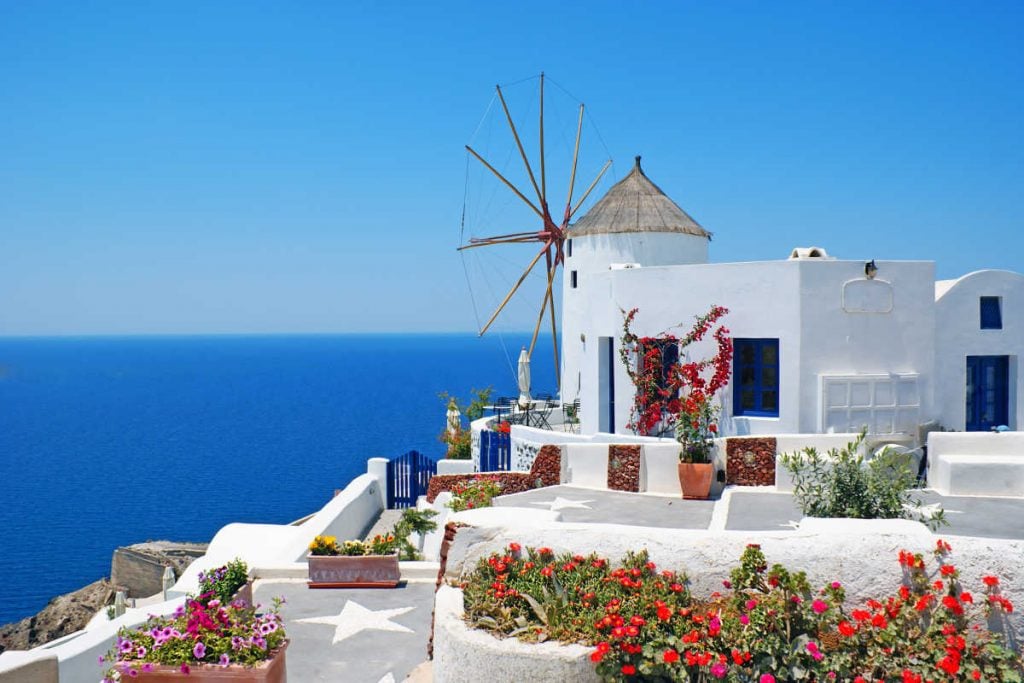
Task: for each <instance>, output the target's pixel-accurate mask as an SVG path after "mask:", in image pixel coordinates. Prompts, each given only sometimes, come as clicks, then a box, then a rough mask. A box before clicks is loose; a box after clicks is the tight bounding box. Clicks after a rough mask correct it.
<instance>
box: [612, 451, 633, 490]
mask: <svg viewBox="0 0 1024 683" xmlns="http://www.w3.org/2000/svg"><path fill="white" fill-rule="evenodd" d="M608 490H610V491H629V492H631V493H636V492H638V491H639V490H640V445H639V444H632V445H614V444H613V445H611V446H608Z"/></svg>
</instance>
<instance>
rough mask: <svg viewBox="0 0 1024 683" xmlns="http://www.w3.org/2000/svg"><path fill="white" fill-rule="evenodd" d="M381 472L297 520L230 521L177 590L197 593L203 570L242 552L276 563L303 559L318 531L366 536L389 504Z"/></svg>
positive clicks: (258, 563)
mask: <svg viewBox="0 0 1024 683" xmlns="http://www.w3.org/2000/svg"><path fill="white" fill-rule="evenodd" d="M383 485H384V483H383V482H381V481H379V480H378V479H377V477H375V476H373V475H370V474H363V475H360V476H358V477H356V478H355V479H353V480H352V483H350V484H349V485H348V486H347V487H345V489H344V490H343V491H341V492H340V493H338V495H336V496H334V498H332V499H331V500H330V501H328V503H327V504H326V505H324V506H323V507H322V508H321V509H320V510H319V511H317V512H316V513H315V514H313V515H312V516H311V517H309V518H308V519H306V520H305V521H304V522H302V523H301V524H299V525H297V526H291V525H277V524H228V525H227V526H225V527H224V528H222V529H221V530H220V531H218V532H217V534H216V535H215V536H214V537H213V540H212V541H210V545H209V547H208V548H207V550H206V554H205V555H203V556H202V557H200V558H198V559H196V560H195V561H194V562H193V563H192V564H190V565H189V566H188V568H187V569H186V570H185V571H184V572H183V573H182V576H181V577H180V578H179V579H178V582H177V583H176V584H175V585H174V589H173V594H175V595H184V594H185V593H194V592H195V591H196V590H197V589H198V587H199V573H200V572H202V571H204V570H207V569H210V568H213V567H219V566H220V565H222V564H225V563H227V562H229V561H230V560H233V559H235V558H241V559H243V560H245V562H246V563H247V564H248V565H249V566H250V567H273V566H280V565H287V564H290V563H294V562H299V561H301V560H302V559H303V558H304V557H305V556H306V549H307V547H308V546H309V543H310V541H312V540H313V538H314V537H316V536H318V535H329V536H337V537H338V538H339V539H351V538H362V536H363V534H364V533H365V532H366V529H367V527H369V526H370V524H372V523H373V520H375V519H376V518H377V516H378V515H379V514H380V512H381V510H383V509H384V505H383V503H382V502H381V496H380V489H381V487H382V486H383Z"/></svg>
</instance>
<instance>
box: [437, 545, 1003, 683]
mask: <svg viewBox="0 0 1024 683" xmlns="http://www.w3.org/2000/svg"><path fill="white" fill-rule="evenodd" d="M949 551H950V547H949V545H948V544H946V543H944V542H943V541H938V542H937V543H936V546H935V548H934V551H933V554H934V556H935V558H936V560H937V566H936V567H935V568H934V569H931V570H930V569H929V568H928V565H927V563H926V562H925V559H924V557H923V555H922V554H921V553H912V552H909V551H901V552H900V553H899V555H898V560H899V566H900V567H901V569H902V575H903V582H902V584H901V585H900V586H898V590H897V591H895V592H894V593H893V594H891V595H888V596H878V599H868V600H866V601H865V602H864V603H863V604H858V605H854V606H851V607H848V606H847V605H846V604H845V593H846V589H845V587H844V586H843V585H842V584H841V583H839V582H838V581H830V582H828V583H826V584H825V585H824V586H823V587H821V588H820V589H813V588H812V586H811V585H810V583H809V581H808V579H807V577H806V575H805V574H804V573H803V572H793V571H790V570H787V569H786V568H785V567H783V566H781V565H774V566H772V567H771V568H769V566H768V563H767V560H766V558H765V556H764V554H763V553H762V551H761V549H760V547H759V546H757V545H749V546H747V547H746V549H745V550H744V552H743V555H742V557H741V559H740V563H739V566H738V567H736V568H734V569H733V571H732V572H731V575H730V579H729V580H727V581H725V582H724V585H723V589H722V590H720V591H717V592H714V593H711V594H709V595H706V596H694V595H692V594H691V593H690V592H689V590H688V588H687V585H686V580H685V577H683V576H682V575H681V574H678V573H675V572H671V571H659V570H658V568H657V567H656V566H655V565H654V563H652V562H650V561H649V559H648V557H647V554H646V552H640V553H630V554H628V555H627V556H626V558H625V559H624V560H623V562H622V563H621V564H620V565H619V566H617V567H614V568H613V567H612V566H611V565H610V564H609V563H608V561H607V560H605V559H604V558H601V557H598V556H597V555H594V554H591V555H588V556H582V555H578V554H571V553H562V554H559V555H556V554H555V553H554V552H552V550H551V549H549V548H538V549H536V550H534V549H525V550H524V549H523V548H521V547H520V546H519V545H518V544H515V543H510V544H509V545H508V547H507V548H506V550H505V552H503V553H492V554H491V555H490V556H489V557H487V558H484V559H482V560H481V561H480V562H479V563H478V565H477V566H476V568H475V569H474V570H473V571H472V572H471V573H470V574H469V575H468V576H467V578H466V580H464V581H463V582H462V588H463V590H464V591H465V598H464V607H465V612H466V616H467V617H468V619H469V621H470V623H472V624H473V625H474V626H476V627H477V628H479V629H486V630H489V631H491V632H493V633H494V634H495V635H499V636H504V637H507V636H515V637H516V638H517V639H519V640H521V641H528V642H542V641H546V640H557V641H561V642H571V643H584V644H587V645H588V646H589V647H590V648H591V649H590V659H591V661H592V662H593V665H594V666H595V668H596V672H597V674H598V675H599V676H600V677H601V678H603V679H605V680H641V679H642V680H666V681H667V680H729V681H758V682H759V683H771V682H773V681H786V680H793V681H796V680H802V681H825V680H830V681H831V680H840V681H886V682H888V681H903V682H906V681H911V682H913V681H918V682H922V681H925V680H936V681H938V680H950V679H951V678H952V679H954V680H1002V681H1014V680H1020V679H1019V676H1020V674H1021V673H1022V670H1021V659H1020V655H1019V654H1014V653H1013V652H1011V651H1010V650H1008V649H1006V648H1005V647H1003V646H1002V644H1001V642H1000V639H999V637H998V636H997V635H995V634H993V633H991V632H989V631H988V630H986V629H984V628H983V627H982V626H983V625H984V623H985V620H986V619H992V618H999V617H1002V616H1005V615H1006V614H1009V613H1010V612H1012V609H1013V607H1012V605H1011V604H1010V602H1009V601H1008V600H1007V599H1006V597H1005V596H1004V595H1003V594H1002V592H1001V590H1000V584H999V579H998V578H997V577H995V576H991V575H987V576H984V577H983V579H982V581H981V582H980V585H979V586H977V587H974V586H969V587H968V586H964V585H962V584H961V577H960V571H959V569H958V568H957V567H956V566H955V565H954V564H952V563H951V562H950V555H949ZM968 588H976V590H975V591H974V592H971V591H969V590H968ZM439 648H440V645H439ZM569 659H570V660H572V661H569V662H568V663H567V664H566V666H569V667H571V666H574V665H577V664H578V656H577V657H576V658H575V659H573V658H572V657H570V658H569ZM573 662H575V664H574V663H573Z"/></svg>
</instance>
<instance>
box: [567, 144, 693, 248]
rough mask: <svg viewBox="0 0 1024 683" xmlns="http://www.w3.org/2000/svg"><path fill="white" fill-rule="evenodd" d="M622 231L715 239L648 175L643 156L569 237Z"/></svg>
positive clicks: (572, 227) (573, 226)
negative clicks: (643, 166) (644, 167)
mask: <svg viewBox="0 0 1024 683" xmlns="http://www.w3.org/2000/svg"><path fill="white" fill-rule="evenodd" d="M621 232H676V233H682V234H685V235H696V236H698V237H706V238H708V239H711V233H710V232H708V231H707V230H705V229H704V228H702V227H700V224H699V223H697V221H695V220H693V218H691V217H690V215H689V214H688V213H686V212H685V211H683V210H682V209H681V208H679V205H678V204H676V203H675V202H674V201H672V200H671V199H669V198H668V196H667V195H666V194H665V193H664V192H662V191H661V188H659V187H658V186H657V185H655V184H654V183H652V182H651V180H650V179H649V178H648V177H647V176H646V175H644V172H643V170H642V169H641V168H640V157H637V158H636V165H635V166H634V167H633V170H632V171H630V172H629V174H628V175H627V176H626V177H625V178H623V179H622V180H620V181H619V182H617V183H615V185H613V186H612V188H611V189H610V190H608V193H607V194H605V196H603V197H601V199H600V200H599V201H598V202H597V203H596V204H594V206H593V207H591V209H590V211H587V213H586V214H585V215H584V216H583V217H582V218H580V219H579V220H578V221H576V223H574V224H573V225H572V226H571V227H570V229H569V236H570V237H580V236H583V235H609V234H612V233H621Z"/></svg>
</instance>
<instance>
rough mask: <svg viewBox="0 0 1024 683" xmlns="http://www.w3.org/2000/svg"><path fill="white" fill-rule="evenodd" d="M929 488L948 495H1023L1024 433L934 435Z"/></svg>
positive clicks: (929, 468) (929, 458)
mask: <svg viewBox="0 0 1024 683" xmlns="http://www.w3.org/2000/svg"><path fill="white" fill-rule="evenodd" d="M928 485H929V486H930V487H931V488H933V489H935V490H936V491H938V492H939V493H941V494H943V495H947V496H1013V497H1020V496H1024V432H1002V433H999V432H932V433H931V434H929V435H928Z"/></svg>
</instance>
